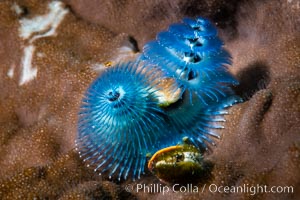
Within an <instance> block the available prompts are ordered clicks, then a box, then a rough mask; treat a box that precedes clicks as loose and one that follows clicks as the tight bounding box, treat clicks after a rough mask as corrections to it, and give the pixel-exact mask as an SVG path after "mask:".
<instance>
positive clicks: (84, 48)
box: [0, 0, 300, 199]
mask: <svg viewBox="0 0 300 200" xmlns="http://www.w3.org/2000/svg"><path fill="white" fill-rule="evenodd" d="M64 2H65V3H66V6H67V8H68V9H69V10H70V12H69V13H68V14H67V15H66V17H65V18H64V20H63V22H62V24H61V25H60V26H59V27H58V29H57V35H56V36H55V37H46V38H41V39H38V40H36V41H34V42H33V44H34V45H35V47H36V51H37V52H43V54H44V55H43V56H37V55H35V56H34V57H33V61H32V63H33V65H34V66H36V67H37V68H38V72H37V77H36V79H34V80H33V81H30V82H28V83H27V84H24V85H22V86H20V85H19V77H20V73H21V68H20V62H21V57H22V48H23V47H24V45H26V44H27V43H26V42H28V41H23V40H22V39H20V37H19V35H18V28H19V26H20V24H19V20H20V19H21V18H32V17H34V16H36V15H41V14H43V13H47V8H46V6H47V3H48V1H38V0H19V1H17V0H16V1H11V0H2V1H0V199H33V198H34V197H36V198H37V199H47V198H48V199H93V198H94V199H101V198H108V199H110V198H113V199H114V198H119V199H133V198H137V199H150V198H151V199H152V198H155V199H166V198H167V199H199V198H200V199H202V198H203V199H222V198H225V199H254V198H255V199H299V198H300V189H299V188H300V167H299V166H300V158H299V155H300V95H299V94H300V35H299V32H300V29H299V27H300V17H299V12H300V3H299V1H297V0H288V1H286V0H282V1H280V0H278V1H276V0H275V1H251V2H250V1H234V0H232V1H217V0H211V1H196V0H195V1H188V0H175V1H171V0H170V1H167V0H166V1H163V0H155V1H146V0H145V1H144V0H141V1H130V0H121V1H118V0H114V1H108V0H105V1H96V0H88V1H87V0H70V1H64ZM238 2H239V3H238ZM14 3H17V4H18V5H20V6H21V8H22V9H23V12H22V13H21V14H19V15H18V14H16V13H15V12H14V11H13V10H12V9H11V8H12V6H13V4H14ZM184 16H191V17H194V16H206V17H209V18H210V19H211V20H213V21H214V22H215V23H216V24H217V27H218V29H219V34H220V36H221V37H222V39H223V40H224V41H225V44H226V48H227V49H228V50H229V51H230V52H231V54H232V57H233V66H232V72H233V73H234V74H236V75H237V77H238V79H239V80H240V82H241V85H240V86H239V87H237V88H236V91H237V93H238V94H240V95H242V96H243V97H244V98H245V99H247V101H245V102H244V103H242V104H239V105H236V106H234V107H233V108H231V109H230V110H229V112H230V115H228V116H226V119H227V123H226V129H224V130H222V131H220V134H221V135H222V138H221V140H218V141H216V142H217V146H216V147H213V151H212V152H210V153H209V154H207V155H206V158H207V159H208V160H210V161H211V162H212V163H213V164H214V168H213V170H212V172H211V173H212V175H211V178H210V179H209V180H206V182H205V183H206V184H211V183H214V184H217V185H224V186H225V185H229V186H231V185H233V186H238V185H243V184H249V185H256V184H261V185H265V184H266V185H269V186H273V185H274V186H286V185H288V186H290V185H291V186H293V187H294V193H293V194H265V193H263V194H257V195H255V196H251V195H250V194H249V193H248V194H241V193H240V194H219V193H214V194H213V193H210V192H209V191H208V190H205V192H204V193H196V194H194V193H185V194H175V193H168V194H167V195H162V194H161V193H153V194H147V193H146V194H145V193H136V192H132V193H128V192H126V191H125V190H124V186H125V185H126V184H128V183H130V184H133V185H135V184H137V183H142V184H143V183H145V184H153V183H159V181H158V180H157V178H156V177H154V176H152V175H150V174H147V175H145V176H144V177H142V179H141V180H138V181H137V182H134V183H131V181H130V180H128V181H126V182H122V183H114V182H111V181H107V179H105V178H102V177H100V176H98V175H95V174H93V172H92V170H90V169H88V168H86V167H85V166H84V165H83V163H82V161H81V160H80V159H79V157H78V155H77V153H76V152H75V151H74V139H75V136H76V120H77V111H78V107H79V104H80V100H81V98H82V95H83V92H84V91H85V89H86V87H87V86H88V85H89V83H90V82H91V81H92V80H93V79H94V78H95V77H96V74H97V73H96V72H95V71H93V69H91V67H90V66H92V65H93V64H95V63H103V62H106V61H108V60H110V59H111V58H113V57H115V56H116V54H118V53H117V52H118V51H117V48H119V47H121V46H123V45H129V46H130V45H132V41H133V40H132V38H134V40H135V41H136V42H137V47H138V48H139V49H141V48H142V46H143V45H144V44H145V43H146V42H148V41H149V40H152V39H154V38H155V35H156V33H158V32H159V31H161V30H163V29H166V28H167V27H168V25H170V24H171V23H174V22H178V21H180V19H181V18H182V17H184ZM11 66H15V71H14V72H15V73H14V76H13V77H12V78H10V77H8V76H7V72H8V71H9V69H10V67H11ZM102 179H103V180H102ZM202 186H203V183H202V184H199V187H202Z"/></svg>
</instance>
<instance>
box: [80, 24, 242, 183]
mask: <svg viewBox="0 0 300 200" xmlns="http://www.w3.org/2000/svg"><path fill="white" fill-rule="evenodd" d="M229 64H230V55H229V53H228V52H227V51H226V50H225V49H223V44H222V42H221V40H220V39H219V38H218V37H217V30H216V28H215V27H214V26H213V25H212V24H211V23H210V22H209V21H208V20H206V19H203V18H197V19H196V20H193V19H189V18H186V19H184V20H183V23H179V24H173V25H171V26H170V27H169V29H168V31H165V32H161V33H159V34H158V35H157V40H156V41H152V42H149V43H147V44H146V45H145V47H144V48H143V52H142V53H141V54H140V56H138V57H137V59H136V60H135V61H133V62H123V63H119V64H117V65H115V66H112V67H110V68H108V69H106V70H105V71H104V72H103V73H102V74H100V75H99V77H98V78H97V79H96V80H95V81H94V82H93V83H92V84H91V85H90V87H89V88H88V89H87V91H86V94H85V96H84V98H83V100H82V106H81V108H80V112H79V121H78V136H77V140H76V146H77V150H78V151H79V153H80V156H81V157H82V158H83V159H84V161H85V162H87V163H88V165H90V166H93V167H94V170H95V171H98V170H99V171H100V173H102V172H106V171H108V174H109V177H112V176H114V175H116V176H117V177H118V179H120V178H121V177H123V178H124V179H126V178H127V177H128V176H131V177H132V178H133V179H135V178H136V177H137V178H140V175H141V174H142V173H143V172H144V166H145V162H146V154H148V153H150V154H153V153H155V152H156V151H158V150H160V149H162V148H165V147H168V146H173V145H177V144H179V143H181V142H182V139H183V138H186V139H187V140H188V141H189V142H190V143H191V144H193V145H194V146H195V147H196V148H198V149H200V148H202V147H206V142H205V141H207V142H209V143H211V144H214V142H213V140H212V139H211V138H210V136H214V137H219V135H218V134H217V133H215V132H213V131H212V130H213V129H218V128H223V126H221V125H220V122H224V121H225V120H224V118H223V115H224V114H227V111H225V108H227V107H229V106H231V105H233V104H234V103H237V102H239V101H240V98H239V97H237V96H235V95H234V93H233V91H232V89H231V88H230V86H231V85H232V84H237V81H236V80H235V79H234V77H233V76H232V75H231V74H230V73H229V72H228V71H227V66H228V65H229Z"/></svg>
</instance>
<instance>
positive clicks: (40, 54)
mask: <svg viewBox="0 0 300 200" xmlns="http://www.w3.org/2000/svg"><path fill="white" fill-rule="evenodd" d="M36 56H37V57H39V58H43V57H45V54H44V53H41V52H37V53H36Z"/></svg>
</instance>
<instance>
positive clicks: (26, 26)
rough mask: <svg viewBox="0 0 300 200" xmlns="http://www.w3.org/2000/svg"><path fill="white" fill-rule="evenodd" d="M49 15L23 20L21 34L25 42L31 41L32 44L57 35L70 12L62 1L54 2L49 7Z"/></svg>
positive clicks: (21, 21)
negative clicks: (58, 28) (58, 29)
mask: <svg viewBox="0 0 300 200" xmlns="http://www.w3.org/2000/svg"><path fill="white" fill-rule="evenodd" d="M48 8H49V10H50V11H49V13H48V14H46V15H42V16H37V17H35V18H30V19H27V18H23V19H21V20H20V24H21V26H20V28H19V34H20V37H21V38H23V39H24V40H26V39H30V38H31V40H30V42H33V41H34V40H36V39H38V38H41V37H47V36H52V35H55V34H56V29H57V27H58V26H59V24H60V23H61V22H62V20H63V19H64V17H65V15H66V14H67V13H68V10H67V9H65V8H64V4H63V3H62V2H60V1H53V2H51V3H50V4H49V5H48Z"/></svg>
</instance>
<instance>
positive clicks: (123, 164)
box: [76, 63, 170, 179]
mask: <svg viewBox="0 0 300 200" xmlns="http://www.w3.org/2000/svg"><path fill="white" fill-rule="evenodd" d="M158 74H159V73H157V72H156V71H155V69H150V68H145V67H143V66H141V65H139V64H138V63H122V64H118V65H117V66H115V67H113V68H109V69H107V70H106V71H105V72H104V73H103V74H101V75H100V76H99V77H98V78H97V79H96V80H95V81H94V82H93V83H92V84H91V86H90V87H89V88H88V90H87V92H86V94H85V96H84V98H83V100H82V102H83V103H82V106H81V108H80V113H79V124H78V133H79V135H78V139H77V141H76V144H77V148H78V149H79V151H80V155H81V157H83V158H84V161H87V162H88V163H89V165H93V167H94V168H95V171H97V170H98V169H101V172H105V171H107V170H109V171H110V172H109V176H112V175H114V174H115V173H118V178H119V179H120V178H121V176H123V177H124V179H126V177H127V176H128V174H132V176H133V177H135V176H137V177H138V178H139V177H140V174H141V173H143V171H144V163H145V161H146V157H145V155H146V154H147V153H149V152H152V153H154V152H155V151H156V150H157V149H159V148H160V144H159V141H162V140H165V139H164V138H166V137H170V133H169V132H168V131H167V130H166V129H165V127H166V125H165V122H164V118H163V112H162V110H161V109H160V108H159V107H158V102H157V96H156V95H155V93H156V91H157V90H159V88H156V85H157V82H158V80H159V77H158ZM117 171H118V172H117Z"/></svg>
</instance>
